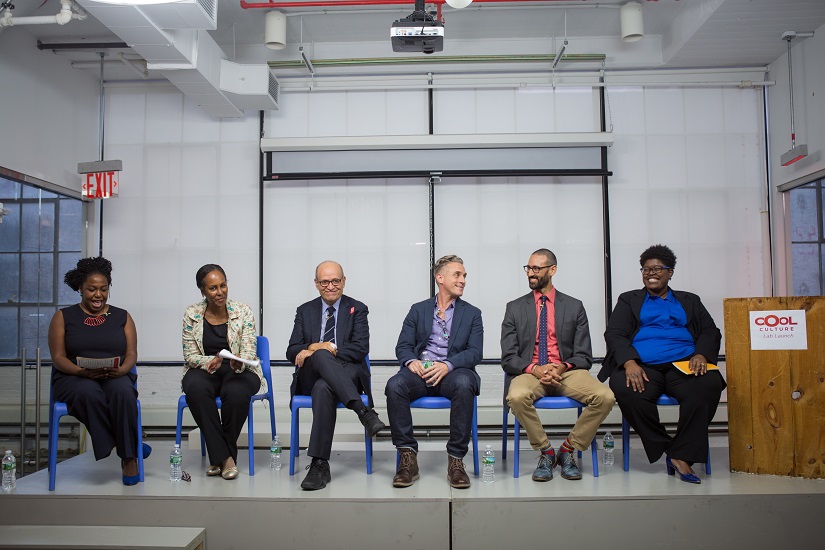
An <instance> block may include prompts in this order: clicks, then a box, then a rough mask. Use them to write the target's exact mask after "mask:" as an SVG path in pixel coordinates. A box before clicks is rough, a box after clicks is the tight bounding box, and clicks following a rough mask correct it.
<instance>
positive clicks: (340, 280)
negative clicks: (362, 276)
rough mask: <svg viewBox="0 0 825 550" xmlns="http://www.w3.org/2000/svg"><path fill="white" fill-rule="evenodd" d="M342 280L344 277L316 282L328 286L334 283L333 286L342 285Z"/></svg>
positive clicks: (324, 286) (321, 285)
mask: <svg viewBox="0 0 825 550" xmlns="http://www.w3.org/2000/svg"><path fill="white" fill-rule="evenodd" d="M342 281H343V279H330V280H328V281H327V280H324V281H316V282H317V283H318V286H320V287H323V288H326V287H328V286H330V285H332V286H341V282H342Z"/></svg>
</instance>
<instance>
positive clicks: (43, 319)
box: [20, 306, 55, 359]
mask: <svg viewBox="0 0 825 550" xmlns="http://www.w3.org/2000/svg"><path fill="white" fill-rule="evenodd" d="M54 312H55V308H53V307H51V308H43V307H37V306H33V307H21V308H20V334H21V338H20V347H23V348H26V355H27V356H28V357H34V350H35V349H37V348H40V357H41V358H42V359H46V358H51V354H49V323H51V321H52V315H54Z"/></svg>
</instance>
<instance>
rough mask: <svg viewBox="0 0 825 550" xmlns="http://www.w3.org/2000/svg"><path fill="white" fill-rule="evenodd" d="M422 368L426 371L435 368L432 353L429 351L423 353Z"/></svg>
mask: <svg viewBox="0 0 825 550" xmlns="http://www.w3.org/2000/svg"><path fill="white" fill-rule="evenodd" d="M421 366H423V367H424V368H425V369H428V368H430V367H432V366H433V360H432V359H431V358H430V353H429V352H428V351H427V350H424V351H422V352H421Z"/></svg>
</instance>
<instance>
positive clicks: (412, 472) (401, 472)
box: [392, 449, 418, 487]
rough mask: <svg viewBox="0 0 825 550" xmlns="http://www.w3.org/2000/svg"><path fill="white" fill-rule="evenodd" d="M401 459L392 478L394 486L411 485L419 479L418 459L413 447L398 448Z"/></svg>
mask: <svg viewBox="0 0 825 550" xmlns="http://www.w3.org/2000/svg"><path fill="white" fill-rule="evenodd" d="M398 452H399V453H400V454H401V460H400V461H399V462H398V471H397V472H395V477H394V478H392V486H393V487H409V486H410V485H412V484H413V481H415V480H416V479H418V459H417V458H416V456H415V451H413V450H412V449H398Z"/></svg>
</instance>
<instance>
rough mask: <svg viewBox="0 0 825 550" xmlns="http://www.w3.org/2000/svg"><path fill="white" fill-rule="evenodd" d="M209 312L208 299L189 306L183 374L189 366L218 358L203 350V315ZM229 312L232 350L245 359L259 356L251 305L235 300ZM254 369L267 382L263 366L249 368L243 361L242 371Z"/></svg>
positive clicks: (185, 320)
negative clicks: (262, 369)
mask: <svg viewBox="0 0 825 550" xmlns="http://www.w3.org/2000/svg"><path fill="white" fill-rule="evenodd" d="M205 311H206V300H205V299H204V300H201V301H200V302H198V303H196V304H192V305H191V306H189V307H187V308H186V312H185V313H184V314H183V359H184V361H185V362H186V364H185V365H184V366H183V374H186V372H187V371H188V370H189V369H200V368H204V367H206V365H208V364H209V362H210V361H211V360H212V359H213V358H214V357H215V356H214V355H204V351H203V314H204V312H205ZM226 311H227V313H228V314H229V321H228V322H227V331H226V339H227V340H228V341H229V351H231V352H232V353H233V354H234V355H237V356H238V357H242V358H244V359H255V358H256V351H257V341H256V339H255V317H254V315H253V314H252V310H251V309H250V308H249V306H248V305H246V304H244V303H242V302H236V301H235V300H227V301H226ZM244 370H251V371H252V372H254V373H255V374H257V375H258V378H259V379H261V383H262V384H263V372H262V371H261V367H260V365H259V366H257V367H254V368H253V367H248V366H246V365H244V364H241V367H240V369H239V370H238V372H243V371H244Z"/></svg>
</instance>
